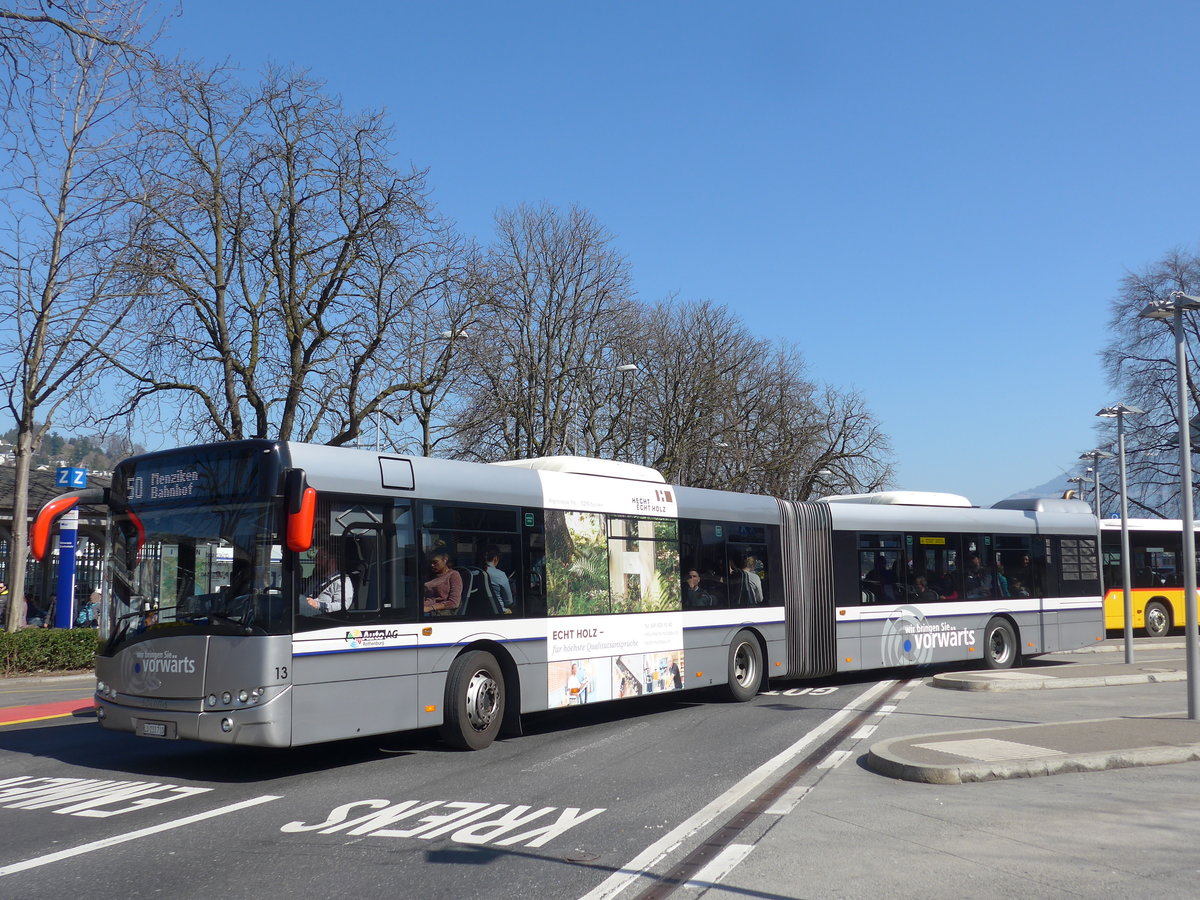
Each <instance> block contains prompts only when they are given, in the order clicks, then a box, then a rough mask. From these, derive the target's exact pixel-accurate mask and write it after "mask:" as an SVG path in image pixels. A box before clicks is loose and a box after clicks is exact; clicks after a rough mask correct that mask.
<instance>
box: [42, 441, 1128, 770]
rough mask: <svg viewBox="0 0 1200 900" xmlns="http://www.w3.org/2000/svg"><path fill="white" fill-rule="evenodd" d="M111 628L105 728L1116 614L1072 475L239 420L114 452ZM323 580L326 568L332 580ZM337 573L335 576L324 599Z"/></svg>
mask: <svg viewBox="0 0 1200 900" xmlns="http://www.w3.org/2000/svg"><path fill="white" fill-rule="evenodd" d="M80 501H82V502H84V503H91V504H105V505H107V507H108V509H109V516H110V528H109V533H110V541H109V556H108V563H107V567H106V572H107V575H106V586H105V606H104V610H103V612H102V615H101V622H100V629H99V630H100V643H99V649H98V652H97V656H96V676H97V686H96V691H97V693H96V700H97V715H98V717H99V719H100V722H101V723H102V725H103V726H104V727H106V728H110V729H114V730H118V731H125V732H133V733H135V734H138V735H141V736H144V737H150V738H163V739H183V738H188V739H195V740H202V741H212V742H219V743H226V744H244V745H257V746H269V747H286V746H297V745H303V744H311V743H315V742H320V741H331V740H338V739H343V738H351V737H357V736H363V735H369V734H381V733H389V732H397V731H403V730H407V729H419V728H432V727H436V728H439V729H440V731H441V734H442V736H443V738H444V739H445V740H446V741H447V742H448V743H449V744H451V745H453V746H456V747H461V748H472V749H481V748H483V747H486V746H487V745H488V744H490V743H491V742H492V741H493V739H494V738H496V737H497V735H501V734H503V735H515V734H519V733H520V727H521V716H522V714H525V713H532V712H537V711H542V710H547V709H551V708H555V707H569V706H576V705H581V704H586V703H595V702H600V701H613V702H617V701H620V700H622V699H625V698H631V697H639V696H646V695H647V694H657V693H659V692H669V691H680V690H688V689H693V688H707V687H713V686H717V687H720V688H721V689H723V690H724V691H725V692H727V693H728V694H729V695H731V696H732V697H733V698H734V699H737V700H743V701H744V700H748V699H750V698H752V697H753V696H755V694H756V693H757V692H758V691H759V690H760V689H761V688H763V687H764V686H765V685H766V680H767V679H768V678H780V679H809V678H818V677H822V676H828V675H832V674H834V673H839V672H851V671H856V670H861V669H871V668H877V667H893V666H915V665H921V664H926V663H949V662H954V661H970V660H977V661H978V663H979V664H980V665H982V666H989V667H994V668H1004V667H1009V666H1012V665H1013V664H1014V663H1015V662H1016V661H1017V660H1018V659H1019V658H1020V657H1021V656H1022V654H1027V655H1035V654H1040V653H1046V652H1049V651H1053V650H1061V649H1065V648H1074V647H1079V646H1083V645H1086V644H1090V643H1092V642H1094V641H1098V640H1101V639H1103V637H1104V630H1103V622H1102V619H1101V609H1100V606H1101V598H1100V592H1099V574H1100V573H1099V564H1098V554H1097V546H1096V543H1097V542H1096V535H1097V532H1098V528H1097V523H1096V519H1095V518H1094V517H1093V516H1092V515H1091V514H1090V512H1089V511H1088V509H1087V506H1086V505H1085V504H1083V503H1081V502H1079V501H1076V500H1039V501H1019V502H1015V503H1009V504H1004V505H1005V506H1006V508H992V509H980V508H976V507H972V506H970V504H969V503H968V501H966V500H965V499H964V498H961V497H957V496H954V495H942V494H937V495H934V494H918V493H903V492H893V493H881V494H870V495H860V496H853V497H832V498H826V499H825V500H822V501H816V502H803V503H796V502H790V501H787V500H777V499H774V498H771V497H765V496H753V495H742V494H735V493H727V492H722V491H714V490H702V489H695V488H687V487H676V486H673V485H670V484H667V483H666V482H665V481H664V480H663V478H662V476H661V475H659V473H657V472H656V471H654V470H653V469H649V468H645V467H642V466H634V465H630V464H624V463H617V462H610V461H603V460H595V459H587V458H573V457H551V458H545V459H540V460H525V461H517V462H507V463H494V464H481V463H467V462H455V461H448V460H439V459H429V458H421V457H406V456H399V455H391V454H386V453H378V452H369V451H365V450H355V449H347V448H335V447H327V446H314V445H308V444H298V443H287V442H270V441H239V442H233V443H225V444H215V445H210V446H200V447H191V448H186V449H181V450H172V451H165V452H157V453H149V454H145V455H142V456H137V457H133V458H131V459H128V460H125V461H124V462H122V463H120V465H119V466H118V467H117V469H116V472H115V476H114V479H113V483H112V487H111V488H109V489H107V490H105V491H102V492H101V491H92V492H88V491H83V492H72V493H68V494H64V495H62V496H61V497H58V498H56V499H55V500H52V501H50V502H49V503H48V504H46V506H45V507H43V509H42V511H41V512H40V513H39V516H38V519H37V521H36V522H35V524H34V529H33V531H34V533H33V544H34V552H35V554H37V553H39V552H41V553H44V552H45V550H46V547H47V546H48V545H49V543H50V533H51V529H52V526H53V521H54V519H55V517H56V516H58V515H60V514H61V513H62V512H64V511H66V510H67V509H69V508H70V507H71V506H72V505H73V504H75V503H77V502H80ZM331 587H332V588H333V590H332V592H331ZM322 597H324V598H325V599H320V598H322Z"/></svg>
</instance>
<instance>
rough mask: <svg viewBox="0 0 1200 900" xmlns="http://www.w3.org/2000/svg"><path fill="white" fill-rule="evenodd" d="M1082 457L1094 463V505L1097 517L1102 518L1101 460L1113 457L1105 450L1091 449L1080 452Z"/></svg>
mask: <svg viewBox="0 0 1200 900" xmlns="http://www.w3.org/2000/svg"><path fill="white" fill-rule="evenodd" d="M1079 458H1080V459H1084V460H1087V461H1088V462H1090V463H1091V464H1092V475H1093V479H1094V484H1093V487H1092V489H1093V490H1094V491H1095V495H1094V496H1093V497H1092V503H1093V506H1095V508H1096V518H1097V519H1099V518H1100V460H1102V459H1112V454H1111V453H1108V452H1107V451H1104V450H1089V451H1087V453H1080V454H1079Z"/></svg>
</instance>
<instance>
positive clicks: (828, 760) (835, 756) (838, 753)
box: [817, 750, 850, 769]
mask: <svg viewBox="0 0 1200 900" xmlns="http://www.w3.org/2000/svg"><path fill="white" fill-rule="evenodd" d="M849 758H850V751H849V750H834V751H833V752H832V753H830V754H829V755H828V756H827V757H825V758H824V759H823V760H821V761H820V762H819V763H817V768H818V769H836V768H837V767H838V766H840V765H841V764H842V763H844V762H845V761H846V760H848V759H849Z"/></svg>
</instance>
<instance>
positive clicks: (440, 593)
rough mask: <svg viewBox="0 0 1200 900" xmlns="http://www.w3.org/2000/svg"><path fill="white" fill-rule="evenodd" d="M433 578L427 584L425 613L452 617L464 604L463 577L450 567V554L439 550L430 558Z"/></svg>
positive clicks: (430, 569)
mask: <svg viewBox="0 0 1200 900" xmlns="http://www.w3.org/2000/svg"><path fill="white" fill-rule="evenodd" d="M429 571H430V572H432V573H433V578H431V579H429V581H427V582H425V602H424V607H425V612H426V613H428V614H429V615H433V616H452V615H454V611H455V610H456V609H458V607H459V605H460V604H461V603H462V576H461V575H459V574H458V572H457V571H455V569H454V567H453V566H451V565H450V554H449V553H447V552H446V551H445V550H437V551H435V552H434V554H433V555H432V556H431V557H429Z"/></svg>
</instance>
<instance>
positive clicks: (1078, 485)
mask: <svg viewBox="0 0 1200 900" xmlns="http://www.w3.org/2000/svg"><path fill="white" fill-rule="evenodd" d="M1067 481H1069V482H1070V483H1071V484H1073V485H1075V491H1076V493H1078V494H1079V499H1080V500H1083V498H1084V496H1085V492H1084V490H1083V486H1084V485H1085V484H1087V479H1086V478H1084V477H1083V476H1082V475H1075V476H1073V477H1071V478H1068V479H1067Z"/></svg>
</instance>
